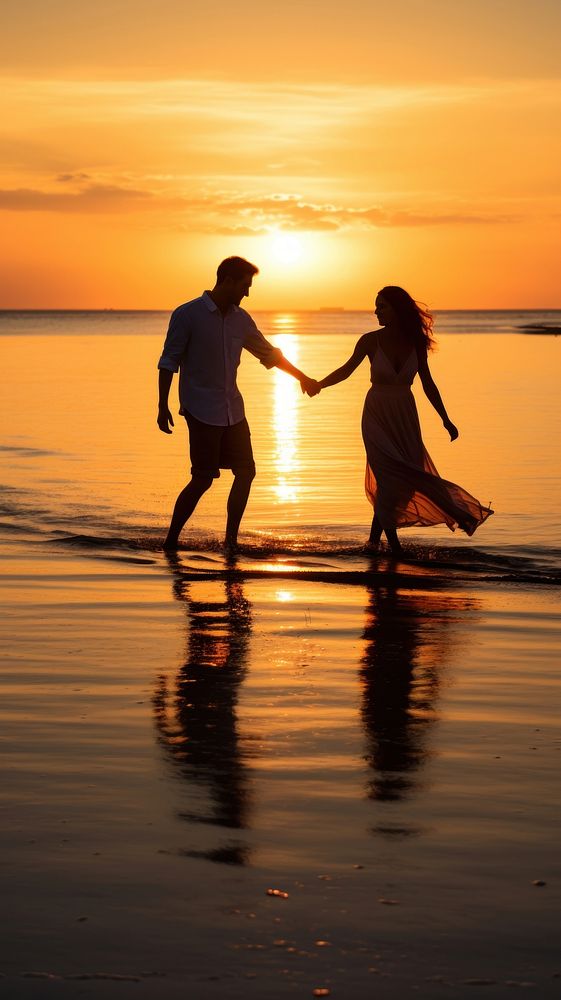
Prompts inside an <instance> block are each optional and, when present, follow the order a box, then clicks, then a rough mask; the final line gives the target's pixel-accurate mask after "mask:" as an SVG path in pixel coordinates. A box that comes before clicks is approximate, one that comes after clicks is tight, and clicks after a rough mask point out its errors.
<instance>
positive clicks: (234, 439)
mask: <svg viewBox="0 0 561 1000" xmlns="http://www.w3.org/2000/svg"><path fill="white" fill-rule="evenodd" d="M184 416H185V419H186V421H187V426H188V428H189V451H190V455H191V475H192V476H197V475H198V476H212V478H213V479H218V478H219V476H220V469H231V470H232V472H233V473H234V475H235V476H237V475H238V474H242V475H243V474H244V473H245V474H247V475H251V476H253V475H255V462H254V460H253V449H252V447H251V434H250V432H249V425H248V422H247V420H246V419H245V417H244V419H243V420H240V422H239V423H237V424H230V425H229V426H227V427H215V426H214V425H213V424H204V423H203V422H202V421H201V420H197V418H196V417H194V416H193V415H192V414H191V413H187V412H186V413H185V414H184Z"/></svg>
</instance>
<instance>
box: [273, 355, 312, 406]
mask: <svg viewBox="0 0 561 1000" xmlns="http://www.w3.org/2000/svg"><path fill="white" fill-rule="evenodd" d="M275 368H280V369H281V371H283V372H287V373H288V374H289V375H292V376H293V377H294V378H297V379H298V381H299V383H300V385H301V387H302V392H307V393H308V396H316V395H317V393H318V392H320V391H321V386H320V385H319V383H318V382H316V380H315V378H310V377H309V376H308V375H304V372H301V371H300V369H299V368H295V366H294V365H292V364H291V363H290V361H289V360H288V359H287V358H285V356H284V354H283V355H281V357H280V358H279V360H278V361H277V363H276V365H275Z"/></svg>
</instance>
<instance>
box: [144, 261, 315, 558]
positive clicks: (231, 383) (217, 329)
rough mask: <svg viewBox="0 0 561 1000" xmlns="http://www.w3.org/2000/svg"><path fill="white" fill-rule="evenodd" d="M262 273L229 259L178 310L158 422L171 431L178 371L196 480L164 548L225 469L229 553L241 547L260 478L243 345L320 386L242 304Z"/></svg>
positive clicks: (178, 507) (180, 502)
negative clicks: (239, 376)
mask: <svg viewBox="0 0 561 1000" xmlns="http://www.w3.org/2000/svg"><path fill="white" fill-rule="evenodd" d="M258 270H259V269H258V268H257V267H255V265H254V264H250V263H249V261H247V260H244V259H243V258H242V257H228V258H227V259H226V260H223V261H222V263H221V264H220V265H219V267H218V271H217V273H216V284H215V286H214V288H213V289H212V291H210V292H203V294H202V295H201V296H200V297H199V298H197V299H193V300H192V301H190V302H186V303H184V305H182V306H179V307H178V308H177V309H176V310H175V311H174V312H173V313H172V316H171V319H170V324H169V329H168V333H167V337H166V341H165V344H164V350H163V353H162V356H161V358H160V361H159V363H158V368H159V369H160V372H159V390H160V402H159V409H158V427H159V428H160V430H161V431H163V432H164V433H165V434H171V433H172V432H171V427H170V425H171V426H173V418H172V415H171V413H170V411H169V408H168V396H169V390H170V386H171V382H172V379H173V374H174V372H177V371H179V402H180V411H179V412H180V413H181V414H182V415H183V416H184V417H185V419H186V421H187V424H188V427H189V445H190V453H191V480H190V481H189V482H188V483H187V486H185V488H184V489H183V490H182V491H181V493H180V494H179V496H178V498H177V500H176V502H175V508H174V511H173V515H172V519H171V523H170V526H169V530H168V534H167V537H166V540H165V542H164V548H165V549H176V548H177V545H178V540H179V534H180V532H181V529H182V528H183V525H184V524H185V522H186V521H187V520H188V519H189V518H190V516H191V514H192V513H193V511H194V510H195V507H196V506H197V504H198V502H199V500H200V498H201V497H202V495H203V493H205V492H206V490H208V489H209V487H210V486H211V485H212V481H213V479H217V478H218V477H219V475H220V469H231V470H232V472H233V473H234V482H233V484H232V489H231V490H230V495H229V497H228V505H227V510H228V519H227V524H226V539H225V545H226V549H227V551H234V550H235V547H236V543H237V538H238V529H239V526H240V521H241V519H242V515H243V512H244V510H245V507H246V504H247V500H248V497H249V491H250V489H251V483H252V480H253V479H254V477H255V462H254V460H253V451H252V448H251V437H250V432H249V427H248V423H247V420H246V419H245V413H244V404H243V399H242V397H241V393H240V391H239V389H238V387H237V385H236V372H237V369H238V365H239V363H240V356H241V352H242V349H243V348H244V347H245V349H246V350H248V351H249V352H250V353H251V354H253V355H254V356H255V357H256V358H258V359H259V361H260V362H261V364H262V365H264V366H265V368H281V369H282V371H285V372H288V373H289V374H290V375H293V376H294V378H297V379H298V380H299V381H300V384H301V386H302V391H303V392H304V391H306V390H307V391H311V392H315V391H317V389H316V383H315V381H314V380H313V379H310V378H308V377H307V376H306V375H304V373H303V372H301V371H299V370H298V368H295V367H294V365H291V364H290V362H289V361H287V360H286V358H285V357H284V356H283V354H282V352H281V351H280V350H279V349H278V348H276V347H273V345H272V344H270V343H269V341H268V340H266V339H265V337H264V336H263V334H262V333H261V332H260V331H259V330H258V329H257V327H256V325H255V323H254V322H253V320H252V318H251V316H250V315H249V313H247V312H246V311H245V309H240V302H241V301H242V299H243V298H245V297H246V296H248V295H249V289H250V288H251V283H252V280H253V276H254V275H255V274H257V273H258Z"/></svg>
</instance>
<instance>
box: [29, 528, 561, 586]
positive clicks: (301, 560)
mask: <svg viewBox="0 0 561 1000" xmlns="http://www.w3.org/2000/svg"><path fill="white" fill-rule="evenodd" d="M44 542H45V544H48V545H56V546H62V547H65V548H71V549H79V550H82V551H88V552H90V554H92V555H93V554H94V553H95V554H98V555H101V554H102V553H108V554H109V553H112V552H115V550H119V551H123V550H126V551H129V552H139V553H140V552H150V553H156V552H161V551H162V539H161V535H158V536H155V535H153V534H140V535H138V536H136V537H133V536H125V535H114V536H112V535H96V534H72V533H68V532H65V533H61V534H60V535H59V537H55V538H53V537H52V536H51V537H50V538H49V539H45V540H44ZM403 550H404V558H403V560H398V561H396V560H393V559H392V557H391V553H389V552H387V551H386V550H384V549H382V550H381V551H380V553H379V554H377V555H375V556H372V555H369V554H366V553H365V552H364V550H363V546H362V544H357V543H356V542H351V541H350V540H349V539H345V538H340V537H338V538H337V537H331V538H327V539H326V537H325V535H323V536H322V537H320V536H319V535H307V536H306V537H304V538H302V537H296V536H291V537H285V538H277V539H275V540H272V539H269V538H267V539H263V538H253V539H251V540H249V541H244V543H243V544H242V545H240V548H239V553H238V556H237V558H236V560H235V561H234V562H232V561H225V559H224V555H223V547H222V545H221V543H220V542H218V541H217V540H216V539H215V538H209V537H208V536H206V535H203V534H200V535H199V536H198V537H192V538H190V540H189V545H188V546H187V545H183V546H180V547H179V549H178V551H177V559H178V560H179V561H180V563H181V566H180V567H179V568H181V569H182V570H184V571H185V572H187V573H189V575H191V574H192V575H193V576H194V577H199V578H203V577H207V576H210V577H212V576H216V575H223V574H225V573H228V574H229V575H232V574H234V575H236V574H237V575H243V576H245V577H248V576H252V577H257V576H264V577H265V576H268V577H270V576H273V575H275V576H278V577H281V576H282V577H285V576H294V575H295V574H301V575H306V576H307V578H308V579H310V580H311V579H317V580H320V579H321V580H323V579H325V580H327V579H330V580H333V581H335V580H342V579H343V578H345V579H346V581H347V582H349V583H350V582H353V581H355V582H359V581H360V580H361V579H362V580H363V579H364V574H365V573H372V572H376V573H380V572H381V571H384V572H385V571H388V567H389V571H391V572H392V573H396V572H399V573H402V574H403V573H406V574H408V575H411V574H415V573H416V574H419V573H421V575H423V577H424V579H428V578H429V577H431V578H432V579H433V581H434V580H436V579H437V578H440V579H443V578H446V579H447V580H448V581H460V580H472V581H479V582H482V583H483V582H489V583H491V582H494V583H517V584H531V585H541V586H559V585H560V584H561V553H560V552H555V551H554V552H552V551H551V550H544V549H542V548H540V547H539V546H536V547H535V548H532V547H529V546H527V547H526V548H525V549H524V553H523V554H512V553H510V552H504V551H496V550H490V549H489V550H487V549H483V548H475V547H467V546H453V545H448V546H447V545H421V544H415V543H407V542H405V544H404V546H403ZM109 557H110V558H117V557H115V556H109ZM120 558H124V557H120ZM135 561H139V562H140V561H145V562H146V563H153V562H154V559H153V558H148V559H146V558H145V557H144V560H143V557H141V556H140V557H137V559H136V560H135ZM390 564H391V565H390Z"/></svg>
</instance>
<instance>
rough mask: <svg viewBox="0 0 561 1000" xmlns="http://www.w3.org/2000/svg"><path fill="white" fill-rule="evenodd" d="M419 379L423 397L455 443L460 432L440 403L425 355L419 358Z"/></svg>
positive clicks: (436, 387)
mask: <svg viewBox="0 0 561 1000" xmlns="http://www.w3.org/2000/svg"><path fill="white" fill-rule="evenodd" d="M419 378H420V379H421V385H422V386H423V390H424V393H425V396H426V397H427V399H428V401H429V403H431V404H432V406H434V408H435V410H436V412H437V413H438V415H439V417H441V418H442V423H443V424H444V426H445V428H446V430H447V431H448V433H449V435H450V440H451V441H455V440H456V438H457V437H458V435H459V433H460V432H459V430H458V428H457V427H456V426H455V425H454V424H453V423H452V421H451V420H450V417H449V416H448V414H447V412H446V407H445V406H444V403H443V402H442V396H441V395H440V392H439V391H438V386H437V384H436V382H435V381H434V379H433V377H432V375H431V373H430V370H429V363H428V359H427V355H426V353H424V354H423V356H422V357H419Z"/></svg>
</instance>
